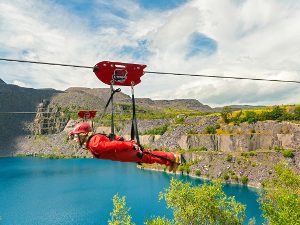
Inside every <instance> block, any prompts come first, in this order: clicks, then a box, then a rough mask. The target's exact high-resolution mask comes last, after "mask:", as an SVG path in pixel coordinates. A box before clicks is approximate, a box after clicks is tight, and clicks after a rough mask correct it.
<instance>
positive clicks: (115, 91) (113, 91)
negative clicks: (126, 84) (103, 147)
mask: <svg viewBox="0 0 300 225" xmlns="http://www.w3.org/2000/svg"><path fill="white" fill-rule="evenodd" d="M117 92H121V88H117V89H116V90H114V88H113V85H111V94H110V97H109V99H108V101H107V103H106V105H105V107H104V110H103V112H102V115H101V117H100V120H102V119H103V117H104V115H105V113H106V110H107V108H108V106H109V103H111V110H112V111H111V117H112V118H111V134H112V135H110V136H111V137H113V139H114V137H115V127H114V105H113V99H114V94H115V93H117Z"/></svg>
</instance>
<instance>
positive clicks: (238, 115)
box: [221, 106, 300, 125]
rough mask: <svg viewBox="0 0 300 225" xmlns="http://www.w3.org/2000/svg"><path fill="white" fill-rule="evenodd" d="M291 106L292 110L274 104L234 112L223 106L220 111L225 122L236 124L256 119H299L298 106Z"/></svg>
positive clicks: (299, 111)
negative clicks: (272, 105)
mask: <svg viewBox="0 0 300 225" xmlns="http://www.w3.org/2000/svg"><path fill="white" fill-rule="evenodd" d="M290 108H291V107H290ZM292 108H293V110H289V107H288V106H274V107H272V108H271V109H269V108H265V109H259V110H245V111H239V112H235V113H234V112H231V109H230V108H229V107H224V108H223V111H222V112H221V117H222V119H223V121H224V122H225V123H230V122H233V123H234V124H237V125H238V124H240V123H243V122H248V123H255V122H257V121H265V120H277V121H291V120H300V106H295V107H292Z"/></svg>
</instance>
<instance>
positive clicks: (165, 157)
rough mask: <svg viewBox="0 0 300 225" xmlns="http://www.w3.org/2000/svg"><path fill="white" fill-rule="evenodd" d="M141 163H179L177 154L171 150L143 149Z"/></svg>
mask: <svg viewBox="0 0 300 225" xmlns="http://www.w3.org/2000/svg"><path fill="white" fill-rule="evenodd" d="M141 163H149V164H152V163H158V164H163V165H166V166H172V165H174V163H177V164H178V163H179V156H178V157H176V155H175V154H174V153H172V152H164V151H151V150H144V153H143V157H142V159H141Z"/></svg>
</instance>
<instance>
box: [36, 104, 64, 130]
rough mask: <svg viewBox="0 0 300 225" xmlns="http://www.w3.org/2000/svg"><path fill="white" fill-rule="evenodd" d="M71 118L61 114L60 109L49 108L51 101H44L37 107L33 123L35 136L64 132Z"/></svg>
mask: <svg viewBox="0 0 300 225" xmlns="http://www.w3.org/2000/svg"><path fill="white" fill-rule="evenodd" d="M68 120H69V117H67V116H65V115H64V113H63V112H60V110H59V108H51V107H49V101H48V100H46V99H44V100H43V101H42V102H41V103H40V104H39V105H38V107H37V112H36V116H35V119H34V122H33V134H34V135H39V134H56V133H59V132H61V131H63V130H64V128H65V126H66V125H67V123H68Z"/></svg>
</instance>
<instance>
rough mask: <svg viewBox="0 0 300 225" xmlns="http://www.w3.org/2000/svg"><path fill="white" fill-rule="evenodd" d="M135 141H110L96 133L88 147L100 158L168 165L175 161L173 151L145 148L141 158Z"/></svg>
mask: <svg viewBox="0 0 300 225" xmlns="http://www.w3.org/2000/svg"><path fill="white" fill-rule="evenodd" d="M134 143H135V142H134V141H118V140H115V141H110V140H109V139H108V137H106V136H105V135H102V134H95V135H93V136H92V137H91V138H90V140H89V141H88V143H87V145H86V147H87V149H89V150H90V152H91V153H92V154H93V155H94V157H95V158H98V159H109V160H113V161H121V162H136V163H149V164H152V163H159V164H164V165H167V166H169V165H171V164H172V162H173V161H174V158H175V157H174V154H173V153H171V152H163V151H151V150H146V149H145V150H144V154H143V156H142V157H141V158H139V157H138V156H137V152H138V151H137V150H135V149H134ZM155 156H159V157H162V158H158V157H155ZM168 159H169V160H168Z"/></svg>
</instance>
